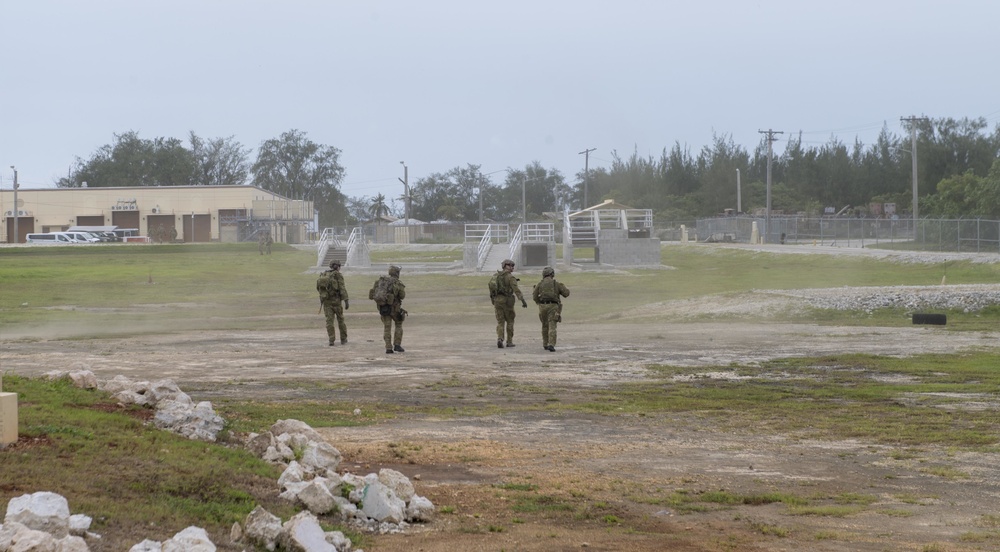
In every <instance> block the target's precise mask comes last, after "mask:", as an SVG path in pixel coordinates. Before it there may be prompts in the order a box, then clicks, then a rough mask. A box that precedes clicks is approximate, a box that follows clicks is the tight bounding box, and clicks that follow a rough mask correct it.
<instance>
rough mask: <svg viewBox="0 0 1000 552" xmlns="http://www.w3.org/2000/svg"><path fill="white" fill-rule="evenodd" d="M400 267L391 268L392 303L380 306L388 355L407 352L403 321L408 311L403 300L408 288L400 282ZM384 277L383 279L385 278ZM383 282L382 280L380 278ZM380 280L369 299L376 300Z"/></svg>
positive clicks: (377, 281) (369, 294) (371, 290)
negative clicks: (393, 325)
mask: <svg viewBox="0 0 1000 552" xmlns="http://www.w3.org/2000/svg"><path fill="white" fill-rule="evenodd" d="M399 270H400V269H399V267H398V266H395V265H393V266H390V267H389V276H388V278H389V279H390V280H391V286H390V287H391V291H390V295H391V296H392V298H391V301H392V302H391V303H387V304H379V305H378V314H379V316H380V317H381V318H382V328H383V330H384V331H383V334H382V337H383V338H384V339H385V352H386V354H389V355H391V354H393V353H402V352H404V351H405V349H403V346H402V343H403V320H405V319H406V311H405V310H404V309H403V299H405V298H406V286H405V285H403V282H400V281H399ZM385 277H386V276H383V277H382V278H385ZM379 280H381V278H379ZM379 280H376V281H375V284H374V285H373V286H372V288H371V289H370V290H369V291H368V298H369V299H375V290H376V289H377V288H378V285H379ZM393 322H395V323H396V330H395V331H393V329H392V324H393Z"/></svg>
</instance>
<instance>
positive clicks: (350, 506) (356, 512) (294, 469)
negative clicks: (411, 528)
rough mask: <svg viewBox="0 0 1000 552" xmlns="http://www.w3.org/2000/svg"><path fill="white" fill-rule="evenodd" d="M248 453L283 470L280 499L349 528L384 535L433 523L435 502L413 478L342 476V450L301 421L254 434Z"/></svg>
mask: <svg viewBox="0 0 1000 552" xmlns="http://www.w3.org/2000/svg"><path fill="white" fill-rule="evenodd" d="M246 448H247V449H248V450H250V451H251V452H253V453H255V454H257V455H258V456H260V457H261V458H263V459H265V460H267V461H269V462H272V463H274V464H277V465H280V466H283V467H284V468H285V470H284V472H283V473H282V474H281V477H279V478H278V486H279V487H280V490H281V494H280V495H279V496H281V497H282V498H284V499H286V500H290V501H292V502H295V503H296V504H298V505H300V506H302V507H304V508H306V509H307V510H309V511H310V512H312V513H313V514H316V515H325V514H330V513H337V514H339V515H340V516H341V518H342V519H343V520H344V522H346V523H349V524H352V525H354V526H357V527H359V528H362V529H365V530H369V531H376V532H380V533H387V532H396V531H401V530H402V529H405V528H406V527H407V525H408V523H411V522H414V521H430V519H431V517H432V516H433V514H434V505H433V504H432V503H431V501H430V500H428V499H426V498H424V497H422V496H419V495H417V494H416V492H415V490H414V488H413V484H412V483H411V482H410V480H409V478H407V477H406V476H405V475H403V474H402V473H400V472H398V471H396V470H390V469H382V470H380V471H379V473H378V474H377V475H376V474H374V473H372V474H368V475H366V476H364V477H361V476H358V475H355V474H352V473H344V474H339V473H338V472H337V471H336V469H337V465H338V464H340V461H341V455H340V451H338V450H337V449H336V448H334V447H332V446H331V445H330V444H329V443H326V442H325V441H323V438H322V437H321V436H320V435H319V433H317V432H316V430H314V429H313V428H311V427H309V425H307V424H305V423H304V422H301V421H299V420H279V421H278V422H276V423H275V424H274V425H273V426H271V429H270V431H268V432H267V433H263V434H256V433H254V434H250V435H249V436H248V438H247V442H246ZM296 458H298V460H296Z"/></svg>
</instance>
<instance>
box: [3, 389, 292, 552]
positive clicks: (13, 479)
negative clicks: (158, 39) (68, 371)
mask: <svg viewBox="0 0 1000 552" xmlns="http://www.w3.org/2000/svg"><path fill="white" fill-rule="evenodd" d="M3 383H4V391H10V392H15V393H17V394H18V417H19V422H20V423H19V426H20V435H21V437H22V441H21V442H20V443H18V444H17V445H13V446H9V447H7V448H4V449H0V465H2V466H3V469H0V503H6V502H7V501H8V500H10V499H11V498H14V497H16V496H20V495H22V494H24V493H28V492H34V491H36V490H39V489H47V490H53V491H56V492H58V493H59V494H61V495H63V496H66V497H67V498H68V499H69V501H70V510H71V511H73V512H85V513H86V514H87V515H89V516H91V517H92V518H93V520H94V525H93V530H94V531H95V532H98V533H104V532H107V533H108V535H106V538H105V539H104V543H105V545H107V546H108V547H109V549H115V550H127V549H128V548H129V547H131V546H132V545H133V544H135V543H137V542H140V541H141V540H143V539H144V538H147V537H148V538H152V539H154V540H164V539H167V538H170V537H171V536H173V534H174V533H176V532H177V531H180V530H181V529H183V528H184V527H188V526H190V525H197V526H199V527H203V528H205V529H206V531H208V533H209V534H210V535H211V537H212V539H213V540H214V541H216V542H222V541H223V540H224V539H226V538H228V537H227V535H228V534H229V528H230V527H231V526H232V524H233V523H234V522H236V521H242V520H243V519H244V518H245V517H246V515H247V514H248V513H249V512H250V510H252V509H253V508H254V507H255V506H256V505H262V506H264V507H265V508H266V509H267V510H268V511H270V512H271V513H274V514H275V515H278V516H281V517H283V518H284V519H288V517H290V516H291V515H292V514H293V513H294V509H293V507H292V506H291V505H290V504H289V503H287V502H284V501H279V500H278V499H277V497H276V496H275V493H274V485H275V481H276V480H277V477H278V476H279V475H280V472H279V470H278V468H276V467H275V466H272V465H270V464H267V463H266V462H264V461H263V460H260V459H259V458H256V457H254V456H253V455H251V454H250V453H249V452H246V451H244V450H242V449H241V448H239V447H227V446H225V444H216V443H204V442H198V441H191V440H189V439H185V438H183V437H181V436H178V435H174V434H172V433H168V432H165V431H161V430H158V429H156V428H154V427H152V426H151V425H147V424H145V423H144V421H145V419H146V418H148V416H144V415H143V414H144V413H143V412H142V411H141V409H138V408H123V407H121V406H118V405H117V402H116V401H114V400H112V399H111V398H110V397H109V396H108V395H106V394H104V393H103V392H99V391H94V390H85V389H79V388H77V387H74V386H72V385H70V384H69V382H68V380H66V379H61V380H55V381H49V380H42V379H31V378H24V377H20V376H17V375H5V376H4V380H3ZM259 429H263V428H258V430H259ZM105 530H106V531H105Z"/></svg>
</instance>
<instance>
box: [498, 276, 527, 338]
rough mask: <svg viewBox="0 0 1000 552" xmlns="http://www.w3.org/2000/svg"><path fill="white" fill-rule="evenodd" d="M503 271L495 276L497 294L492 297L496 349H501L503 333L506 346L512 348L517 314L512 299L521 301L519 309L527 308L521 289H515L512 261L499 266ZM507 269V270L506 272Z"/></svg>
mask: <svg viewBox="0 0 1000 552" xmlns="http://www.w3.org/2000/svg"><path fill="white" fill-rule="evenodd" d="M500 266H501V268H502V269H503V271H502V272H501V273H500V274H498V275H497V292H496V294H495V295H494V296H493V297H492V299H493V310H494V312H495V313H496V316H497V347H503V346H504V344H503V343H504V342H503V338H504V331H505V330H506V333H507V346H508V347H513V346H514V317H515V316H517V312H516V311H515V310H514V298H515V297H516V298H517V300H519V301H521V307H523V308H527V307H528V303H526V302H525V300H524V296H523V295H522V294H521V289H520V288H519V287H517V278H515V277H514V261H512V260H510V259H506V260H504V262H503V263H501V264H500ZM508 269H509V270H508Z"/></svg>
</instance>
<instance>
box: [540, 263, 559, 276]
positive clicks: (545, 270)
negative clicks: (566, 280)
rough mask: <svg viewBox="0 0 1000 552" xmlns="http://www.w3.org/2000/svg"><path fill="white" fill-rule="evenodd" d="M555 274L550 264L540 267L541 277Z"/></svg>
mask: <svg viewBox="0 0 1000 552" xmlns="http://www.w3.org/2000/svg"><path fill="white" fill-rule="evenodd" d="M555 275H556V271H555V269H553V268H552V267H551V266H547V267H545V268H543V269H542V278H545V277H546V276H555Z"/></svg>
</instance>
